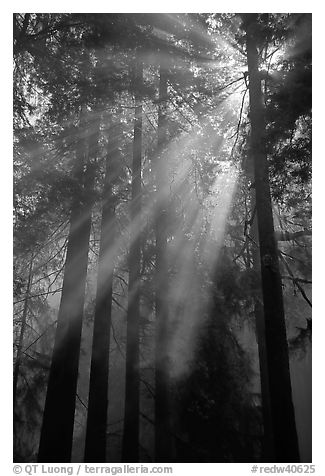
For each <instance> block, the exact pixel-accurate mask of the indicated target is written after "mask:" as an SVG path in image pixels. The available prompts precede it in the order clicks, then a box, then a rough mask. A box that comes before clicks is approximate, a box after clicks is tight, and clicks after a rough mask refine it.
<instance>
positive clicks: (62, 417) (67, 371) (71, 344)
mask: <svg viewBox="0 0 325 476" xmlns="http://www.w3.org/2000/svg"><path fill="white" fill-rule="evenodd" d="M80 127H81V131H80V138H79V141H78V152H77V155H76V162H75V172H74V178H75V184H76V190H75V191H74V192H75V193H74V200H73V204H72V209H71V217H70V231H69V237H68V245H67V255H66V261H65V271H64V278H63V287H62V295H61V303H60V308H59V315H58V322H57V330H56V336H55V343H54V349H53V356H52V362H51V368H50V373H49V380H48V387H47V394H46V401H45V408H44V414H43V424H42V430H41V439H40V446H39V452H38V461H39V462H51V463H59V462H61V463H63V462H69V461H70V458H71V450H72V436H73V424H74V413H75V400H76V388H77V379H78V364H79V353H80V343H81V329H82V319H83V311H84V300H85V285H86V276H87V264H88V249H89V236H90V228H91V208H92V200H91V190H92V188H93V181H94V163H93V162H94V160H95V158H94V157H91V156H90V155H92V154H93V152H94V149H93V147H92V144H96V143H97V137H98V128H97V130H94V131H92V133H91V134H90V137H89V142H90V143H89V150H90V151H91V152H92V154H89V153H88V150H87V147H86V146H87V144H86V142H87V141H86V140H85V131H87V130H88V128H87V127H85V125H84V124H81V125H80Z"/></svg>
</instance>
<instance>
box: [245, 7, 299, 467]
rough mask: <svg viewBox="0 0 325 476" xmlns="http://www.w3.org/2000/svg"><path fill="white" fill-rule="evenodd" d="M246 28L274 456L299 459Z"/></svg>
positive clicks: (255, 73) (252, 32)
mask: <svg viewBox="0 0 325 476" xmlns="http://www.w3.org/2000/svg"><path fill="white" fill-rule="evenodd" d="M243 20H244V25H243V27H244V29H245V30H246V47H247V63H248V75H249V99H250V122H251V143H250V150H251V154H252V157H253V162H254V180H255V182H254V184H255V185H254V186H255V192H256V214H257V223H258V234H259V247H260V262H261V274H262V292H263V305H264V318H265V338H266V353H267V359H268V372H269V389H270V399H271V411H272V422H273V432H274V447H275V460H276V461H277V462H288V461H290V462H297V461H299V449H298V439H297V432H296V425H295V415H294V408H293V402H292V391H291V381H290V369H289V356H288V343H287V337H286V327H285V318H284V307H283V296H282V287H281V276H280V271H279V263H278V251H277V245H276V240H275V235H274V225H273V215H272V204H271V193H270V185H269V173H268V163H267V156H266V149H265V118H264V112H263V99H262V90H261V74H260V72H259V67H258V52H257V38H258V32H259V25H258V15H257V14H247V15H244V16H243Z"/></svg>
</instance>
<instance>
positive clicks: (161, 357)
mask: <svg viewBox="0 0 325 476" xmlns="http://www.w3.org/2000/svg"><path fill="white" fill-rule="evenodd" d="M166 107H167V72H166V70H165V69H164V68H163V67H160V81H159V109H158V154H157V156H156V163H155V172H156V187H157V209H156V219H155V227H156V230H155V234H156V366H155V372H156V374H155V460H156V461H157V462H168V461H171V431H170V402H169V378H168V351H167V347H168V302H167V295H168V284H167V283H168V263H167V252H166V251H167V235H168V231H167V227H168V223H167V207H168V197H167V193H168V190H167V164H166V160H165V157H164V154H163V150H164V147H165V146H166V140H167V124H166V120H167V117H166Z"/></svg>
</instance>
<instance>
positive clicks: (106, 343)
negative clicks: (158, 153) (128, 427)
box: [84, 128, 117, 463]
mask: <svg viewBox="0 0 325 476" xmlns="http://www.w3.org/2000/svg"><path fill="white" fill-rule="evenodd" d="M115 129H116V128H115ZM115 129H114V128H112V132H111V135H112V136H111V137H110V139H109V143H108V153H107V157H106V173H105V185H104V193H103V209H102V221H101V237H100V249H99V258H98V277H97V292H96V306H95V317H94V331H93V343H92V356H91V367H90V383H89V399H88V417H87V430H86V446H85V458H84V459H85V462H92V463H101V462H105V461H106V458H105V454H106V425H107V405H108V374H109V348H110V328H111V315H112V286H113V271H114V258H115V252H114V237H115V204H114V197H113V194H112V183H113V180H114V176H113V174H114V160H115V156H116V152H117V137H116V135H115Z"/></svg>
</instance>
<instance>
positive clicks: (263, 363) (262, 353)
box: [251, 189, 275, 462]
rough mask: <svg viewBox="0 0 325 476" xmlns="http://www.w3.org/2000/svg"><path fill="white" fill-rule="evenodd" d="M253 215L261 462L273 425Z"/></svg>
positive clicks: (270, 455) (270, 448)
mask: <svg viewBox="0 0 325 476" xmlns="http://www.w3.org/2000/svg"><path fill="white" fill-rule="evenodd" d="M255 208H256V200H255V190H253V189H252V192H251V209H252V210H255ZM252 213H253V218H252V220H253V221H252V224H251V238H252V239H253V245H252V260H253V269H254V271H255V272H256V276H258V283H257V286H258V289H256V293H257V295H256V298H255V305H254V314H255V323H256V339H257V345H258V357H259V367H260V384H261V396H262V418H263V440H262V461H264V462H268V461H274V460H275V455H274V435H273V424H272V411H271V400H270V384H269V371H268V360H267V348H266V336H265V321H264V310H263V301H262V300H263V297H262V288H261V280H260V269H261V262H260V255H259V249H258V246H257V243H258V241H259V239H258V225H257V218H256V213H254V211H253V212H252Z"/></svg>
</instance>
